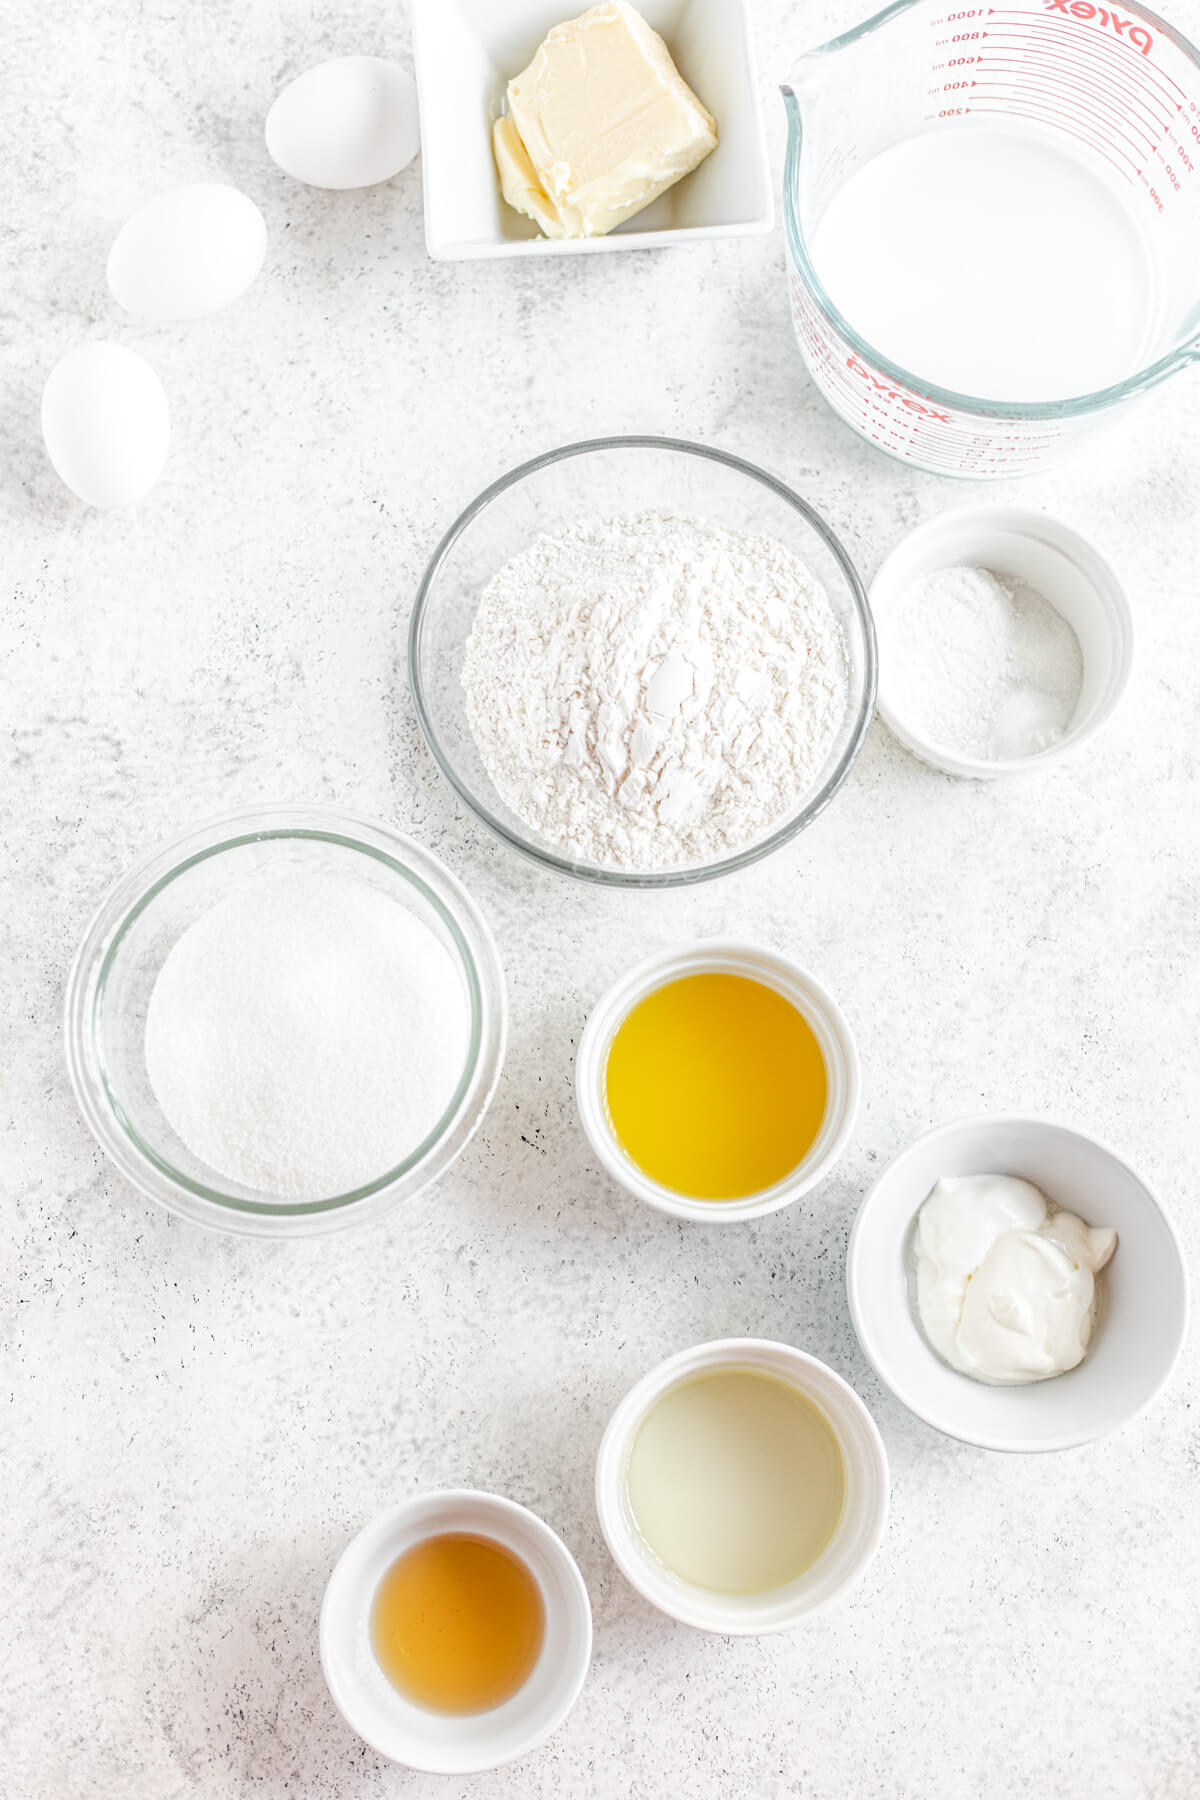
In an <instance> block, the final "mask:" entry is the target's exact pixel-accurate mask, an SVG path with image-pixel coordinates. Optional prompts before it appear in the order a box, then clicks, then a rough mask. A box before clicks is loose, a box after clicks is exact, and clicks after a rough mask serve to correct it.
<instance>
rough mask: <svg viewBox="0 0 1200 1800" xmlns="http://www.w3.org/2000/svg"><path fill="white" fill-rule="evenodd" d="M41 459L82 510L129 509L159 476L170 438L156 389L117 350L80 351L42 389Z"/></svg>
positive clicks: (146, 370)
mask: <svg viewBox="0 0 1200 1800" xmlns="http://www.w3.org/2000/svg"><path fill="white" fill-rule="evenodd" d="M42 436H43V438H44V439H45V443H46V454H47V455H48V456H49V458H50V461H51V462H52V463H53V464H54V467H55V469H56V470H57V472H58V474H59V475H60V476H61V477H62V479H63V481H65V482H66V484H67V486H68V487H69V488H70V490H71V492H72V493H73V494H75V495H77V496H78V498H79V499H80V500H86V501H87V503H88V505H89V506H99V507H105V508H107V507H117V506H134V505H136V504H137V502H138V501H139V500H144V499H145V497H146V495H147V494H148V493H149V492H150V489H151V488H152V487H153V486H154V484H155V482H156V481H157V480H158V478H159V476H160V475H161V474H162V472H163V469H164V467H165V466H166V461H167V450H168V447H169V445H170V438H171V420H170V410H169V408H168V406H167V396H166V392H165V390H164V388H163V384H162V382H161V381H160V380H159V378H158V376H157V375H156V374H155V372H154V370H153V369H152V368H151V367H150V364H149V363H148V362H147V361H146V359H145V357H144V356H139V355H138V353H137V351H136V350H129V349H127V348H126V347H125V345H124V344H111V343H101V344H80V345H78V346H77V347H76V349H74V350H68V352H67V354H66V355H65V356H64V357H63V359H62V361H61V362H59V363H56V365H55V366H54V368H53V369H52V370H51V371H50V375H49V378H48V379H47V382H46V385H45V387H44V389H43V390H42Z"/></svg>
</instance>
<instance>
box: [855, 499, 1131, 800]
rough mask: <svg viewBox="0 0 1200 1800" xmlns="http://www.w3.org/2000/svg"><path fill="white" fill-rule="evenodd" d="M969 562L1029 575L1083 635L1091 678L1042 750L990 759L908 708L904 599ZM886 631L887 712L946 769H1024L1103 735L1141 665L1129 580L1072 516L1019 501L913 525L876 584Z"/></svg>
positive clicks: (905, 736)
mask: <svg viewBox="0 0 1200 1800" xmlns="http://www.w3.org/2000/svg"><path fill="white" fill-rule="evenodd" d="M962 565H966V566H968V567H973V568H981V569H989V570H991V571H992V573H993V574H996V575H1007V576H1010V577H1016V578H1018V579H1020V580H1022V581H1026V582H1028V583H1029V585H1030V586H1031V587H1032V588H1035V589H1036V590H1037V592H1038V593H1040V594H1042V595H1043V596H1044V598H1045V599H1047V600H1048V601H1049V602H1050V604H1051V605H1052V606H1053V607H1054V608H1055V609H1056V610H1057V611H1058V612H1060V613H1061V614H1062V616H1063V618H1064V619H1065V620H1066V621H1067V624H1068V625H1069V626H1070V627H1071V629H1072V630H1073V631H1074V633H1075V635H1076V637H1077V638H1078V639H1079V648H1080V650H1081V651H1082V653H1083V686H1082V688H1081V689H1080V694H1079V700H1078V703H1077V705H1076V708H1075V715H1074V717H1073V718H1072V720H1071V723H1070V725H1069V726H1068V728H1067V730H1066V731H1065V732H1064V733H1063V735H1062V737H1061V738H1060V739H1059V741H1058V742H1057V743H1056V744H1052V745H1051V746H1050V748H1049V749H1047V750H1040V751H1038V752H1036V753H1035V754H1034V755H1033V756H1022V757H1015V758H1011V759H1006V760H996V761H990V760H989V761H984V760H982V759H980V758H977V757H970V756H963V755H960V754H959V753H958V752H957V751H956V750H955V749H954V748H953V747H952V746H949V745H945V744H936V743H934V742H932V741H931V740H930V739H929V738H927V737H926V736H925V735H924V734H923V733H922V732H921V731H920V730H919V728H918V727H917V726H916V725H914V723H913V721H912V720H911V719H910V718H908V717H907V716H906V714H905V710H904V695H903V693H902V692H900V691H898V690H897V687H896V684H895V681H894V679H893V671H894V669H895V659H894V657H892V656H891V655H889V639H890V632H891V629H892V620H893V617H894V613H895V605H896V602H897V600H898V599H899V597H900V595H901V594H902V593H903V592H904V591H905V589H906V588H908V587H910V586H911V585H912V584H913V583H914V582H916V581H920V580H922V579H923V578H924V577H925V576H927V575H932V574H934V573H936V572H937V570H939V569H949V568H955V567H959V566H962ZM870 599H871V611H872V612H873V614H874V616H875V629H876V633H877V635H878V639H879V695H878V702H877V704H878V708H879V716H880V718H881V719H882V720H883V722H884V724H885V725H886V726H887V728H888V730H889V731H890V732H891V733H892V736H893V737H895V738H898V739H899V741H900V743H902V744H903V745H904V747H905V748H906V749H907V750H911V751H912V753H913V755H914V756H919V757H920V758H921V760H922V761H923V762H926V763H929V764H930V765H931V767H933V768H935V769H941V770H942V771H943V772H944V773H945V774H947V775H963V776H968V777H974V778H976V779H979V778H988V777H991V776H996V775H1023V774H1029V773H1031V772H1032V771H1034V770H1037V769H1044V768H1045V767H1046V766H1047V764H1048V763H1052V762H1056V761H1057V760H1058V759H1059V757H1061V756H1065V755H1067V754H1068V753H1069V752H1071V751H1072V750H1076V749H1078V748H1079V746H1080V745H1081V744H1083V743H1085V742H1086V741H1087V739H1088V738H1090V737H1094V736H1095V734H1096V732H1097V731H1099V730H1100V727H1101V726H1102V725H1104V724H1105V723H1106V721H1107V720H1108V719H1110V718H1111V717H1112V714H1113V712H1114V711H1115V710H1116V708H1117V706H1118V704H1119V703H1120V700H1121V698H1122V696H1123V694H1124V693H1125V689H1126V688H1127V686H1128V685H1129V677H1130V674H1131V672H1132V669H1133V617H1132V614H1131V613H1130V610H1129V601H1128V599H1127V597H1126V594H1125V589H1124V587H1123V586H1122V585H1121V582H1120V580H1119V578H1118V577H1117V575H1116V573H1115V572H1114V570H1113V568H1112V567H1111V565H1110V564H1109V563H1108V562H1107V561H1106V560H1105V558H1104V557H1103V556H1101V554H1100V552H1099V551H1098V550H1097V549H1096V548H1095V546H1094V545H1093V544H1090V543H1089V542H1088V540H1087V539H1086V538H1085V537H1081V536H1080V534H1079V533H1078V532H1077V531H1073V530H1072V529H1071V527H1070V526H1069V525H1064V524H1062V523H1061V522H1060V521H1059V520H1057V519H1051V518H1047V516H1046V515H1045V514H1044V513H1039V512H1033V511H1031V510H1029V509H1028V508H1025V507H1018V506H988V505H982V506H963V507H958V508H956V509H955V510H954V511H952V512H945V513H939V514H938V515H937V516H936V517H935V518H932V519H927V520H926V521H925V523H924V524H923V525H918V526H917V528H916V530H915V531H911V532H909V534H908V536H907V537H905V538H902V539H901V541H900V543H899V544H897V545H896V548H895V549H894V550H893V551H892V552H891V554H890V556H888V557H887V559H886V561H885V562H884V563H883V566H882V567H881V568H880V570H879V573H878V574H877V575H876V577H875V579H874V581H873V582H872V584H871V590H870Z"/></svg>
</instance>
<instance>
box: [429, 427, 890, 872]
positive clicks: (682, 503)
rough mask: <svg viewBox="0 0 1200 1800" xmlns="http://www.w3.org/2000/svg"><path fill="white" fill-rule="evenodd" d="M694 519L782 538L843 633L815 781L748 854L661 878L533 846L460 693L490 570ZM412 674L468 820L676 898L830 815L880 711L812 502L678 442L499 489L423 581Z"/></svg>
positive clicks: (547, 471)
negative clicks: (582, 525)
mask: <svg viewBox="0 0 1200 1800" xmlns="http://www.w3.org/2000/svg"><path fill="white" fill-rule="evenodd" d="M645 511H664V512H676V513H683V514H691V515H693V516H695V517H697V518H701V519H707V520H711V521H713V522H715V523H716V524H718V525H721V526H724V527H725V528H726V529H729V530H737V531H754V532H761V533H763V534H764V535H765V536H768V537H773V538H776V539H777V540H778V541H779V542H780V543H782V544H784V545H785V546H786V547H787V548H788V549H789V550H790V551H792V552H793V554H794V555H796V556H798V557H799V558H800V559H801V561H803V562H804V563H806V564H807V565H808V567H809V568H810V569H811V570H812V572H813V574H814V575H815V576H816V577H817V579H818V580H819V581H820V582H821V584H822V586H823V587H824V589H825V592H826V593H827V594H828V596H829V602H830V605H831V606H832V608H833V611H834V614H835V616H836V617H837V620H838V623H839V625H840V626H841V630H842V637H843V639H844V642H845V649H846V662H847V669H848V672H849V700H848V703H847V706H846V713H845V717H844V718H843V720H842V723H841V727H840V729H839V731H838V734H837V738H836V740H835V742H834V744H833V747H832V749H831V750H830V752H829V755H828V757H827V759H826V762H825V766H824V768H823V769H822V770H821V771H820V773H819V775H818V777H817V779H816V781H815V782H814V783H813V785H812V786H811V787H810V788H809V789H808V790H807V791H806V792H804V793H798V794H797V795H796V797H795V804H794V806H793V807H792V808H791V810H790V811H789V812H788V813H787V815H786V816H785V817H784V818H782V819H779V820H777V821H776V822H775V824H774V825H773V826H772V827H771V829H770V830H769V831H768V832H766V833H765V834H763V835H762V836H761V837H759V838H758V839H756V840H755V841H753V842H752V843H750V844H748V845H746V846H745V847H744V848H743V849H740V850H737V851H734V852H731V853H730V854H729V855H726V856H722V857H719V858H717V859H716V860H714V861H711V862H703V863H691V864H683V865H680V866H678V867H673V868H668V869H646V870H638V869H617V868H612V867H608V866H605V865H603V864H600V863H594V862H583V861H576V860H573V859H572V858H570V857H568V856H565V855H564V854H563V853H562V852H561V850H559V849H557V848H556V847H555V846H554V845H553V844H550V843H547V842H545V841H544V840H542V839H541V838H539V837H537V836H535V835H534V833H533V832H532V831H531V829H530V828H529V827H528V826H527V825H525V824H524V823H523V822H522V821H521V820H520V819H519V818H517V816H516V814H515V813H514V812H513V811H512V810H511V808H509V807H508V806H506V805H505V803H504V801H503V800H502V799H501V798H500V795H499V794H498V793H497V792H496V789H495V787H494V786H493V784H492V781H491V779H490V777H489V776H488V775H487V773H486V771H485V770H484V768H483V764H482V762H481V761H480V758H479V752H478V750H477V749H476V746H475V740H474V738H473V737H472V735H471V728H470V726H469V724H468V723H467V714H466V706H465V703H464V696H463V689H462V681H461V674H462V667H463V659H464V656H465V654H466V642H467V638H468V637H469V635H470V632H471V627H472V625H473V623H474V619H475V613H476V610H477V608H478V605H479V597H480V594H481V593H482V591H483V589H484V587H485V586H486V585H487V583H488V582H489V581H490V580H491V578H492V576H493V575H494V574H495V573H496V571H497V570H498V569H500V568H502V567H503V565H504V564H505V563H506V562H508V561H509V560H510V559H511V558H512V557H513V556H515V555H517V553H518V552H519V551H521V550H524V549H525V548H526V546H527V545H528V544H529V543H530V542H531V540H532V539H533V538H535V537H536V536H537V535H538V534H539V532H546V531H556V530H559V529H562V528H564V527H566V526H569V525H574V524H577V523H578V522H579V521H580V520H581V519H586V518H593V519H597V518H599V519H603V518H611V517H613V516H615V515H617V514H620V513H626V512H645ZM408 671H409V680H410V681H411V683H412V692H413V701H414V703H415V705H416V709H417V717H418V719H419V720H420V723H421V729H422V731H423V732H424V734H425V739H426V742H427V743H428V745H429V748H430V749H431V750H432V752H433V754H434V757H435V758H436V760H437V762H438V764H439V766H440V767H441V770H442V773H443V774H444V775H445V776H446V779H447V780H448V781H449V782H450V784H451V786H452V787H453V788H454V789H455V791H456V792H457V793H458V794H459V795H460V796H461V798H462V799H463V800H464V801H465V802H466V804H467V805H468V806H469V807H470V809H471V811H472V812H473V813H475V814H476V816H477V817H478V818H480V819H482V820H483V822H484V824H485V825H487V826H490V828H491V829H492V830H493V831H494V832H495V833H496V834H497V836H498V837H501V838H503V839H504V842H505V843H506V844H511V845H512V847H513V849H514V850H519V851H520V852H521V853H522V855H524V856H528V857H532V859H533V860H534V861H535V862H538V863H542V864H544V865H546V866H547V867H549V868H551V869H559V870H561V871H562V872H563V873H564V874H566V875H576V876H578V877H580V879H582V880H584V881H596V882H601V883H607V884H608V885H610V886H613V887H645V888H659V887H676V886H680V885H682V884H684V883H687V882H694V881H707V880H710V879H711V878H712V877H713V876H716V875H724V874H726V873H728V872H729V871H730V870H732V869H741V868H744V867H745V866H746V865H747V864H748V863H752V862H756V861H757V860H758V858H759V857H760V856H766V855H767V854H768V853H769V852H770V851H772V850H774V849H776V848H777V847H778V846H779V845H780V844H784V843H786V842H787V841H788V839H789V838H793V837H795V836H796V834H797V832H799V831H803V829H804V827H805V826H806V825H808V824H811V822H812V820H813V819H815V818H816V816H817V814H818V813H819V812H821V811H822V809H823V808H824V807H826V806H827V805H828V804H829V802H830V800H831V799H832V798H833V796H834V794H836V792H837V790H838V788H839V787H840V786H841V785H842V783H843V781H845V779H846V776H847V775H848V774H849V772H850V769H851V766H852V765H853V763H854V759H855V757H856V756H857V755H858V753H859V751H860V750H861V748H862V744H863V740H864V738H865V737H866V734H867V728H868V726H869V724H870V721H871V713H872V710H873V708H874V705H875V682H876V651H875V628H874V625H873V623H872V620H871V609H870V607H869V605H868V603H867V596H866V592H865V590H864V588H863V584H862V582H861V581H860V580H859V577H858V574H857V571H856V570H855V568H854V565H853V563H852V562H851V561H850V558H849V557H848V556H847V554H846V552H845V550H844V549H843V548H842V546H841V544H840V543H839V542H838V540H837V538H836V537H835V536H834V534H833V532H832V531H831V530H830V529H829V527H828V525H826V523H825V521H824V520H823V519H822V518H821V517H820V516H819V514H818V513H816V512H815V511H814V510H813V508H812V507H811V506H809V505H808V503H807V501H804V500H802V499H801V498H800V496H799V495H798V494H794V493H793V492H792V491H791V489H790V488H788V487H785V486H784V484H783V483H782V482H781V481H777V480H776V479H775V477H774V476H773V475H768V474H767V473H766V471H765V470H763V469H756V468H755V467H754V465H753V464H752V463H748V462H743V461H742V460H741V458H740V457H737V456H729V455H727V454H726V453H725V452H724V451H721V450H710V449H709V448H708V447H707V446H706V445H703V444H689V443H685V442H682V441H680V440H676V439H674V438H656V437H621V438H597V439H594V440H592V441H591V442H588V443H582V444H568V445H566V446H565V447H564V448H563V449H561V450H553V451H550V452H549V453H548V454H547V455H545V456H539V457H536V458H535V459H534V461H533V462H528V463H524V464H523V465H522V466H521V467H520V468H519V469H514V470H512V472H511V473H510V474H508V475H504V476H502V477H501V479H500V480H499V481H496V482H493V484H492V486H491V487H489V488H487V489H485V491H484V492H483V493H482V494H480V496H479V498H478V499H477V500H474V501H473V502H472V503H471V505H470V506H468V508H467V510H466V511H465V512H464V513H463V514H462V516H461V517H460V518H459V519H457V520H456V521H455V522H454V524H453V525H452V526H451V527H450V529H449V531H448V532H447V533H446V535H445V537H444V538H443V539H442V541H441V543H440V544H439V545H438V547H437V550H436V551H435V552H434V555H433V559H432V561H431V562H430V564H429V567H428V568H427V569H426V571H425V575H424V578H423V580H422V582H421V587H420V591H419V592H418V594H417V600H416V605H415V607H414V608H413V616H412V625H411V628H410V631H409V645H408Z"/></svg>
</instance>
